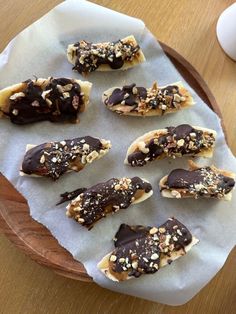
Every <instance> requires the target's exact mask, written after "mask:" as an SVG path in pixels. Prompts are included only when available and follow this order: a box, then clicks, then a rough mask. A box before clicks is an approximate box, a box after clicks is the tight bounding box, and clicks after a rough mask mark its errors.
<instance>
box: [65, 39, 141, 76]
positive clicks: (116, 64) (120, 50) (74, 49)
mask: <svg viewBox="0 0 236 314" xmlns="http://www.w3.org/2000/svg"><path fill="white" fill-rule="evenodd" d="M140 52H141V50H140V47H139V45H138V44H137V42H136V40H135V38H134V37H133V36H130V37H126V38H124V39H120V40H118V41H116V42H104V43H97V44H94V43H90V42H87V41H85V40H81V41H80V42H77V43H75V44H73V45H69V46H68V50H67V56H68V59H69V61H70V62H71V63H73V64H74V67H73V70H76V71H78V72H79V73H81V74H86V73H89V72H93V71H95V70H97V69H98V68H99V67H100V66H101V65H108V66H109V67H110V68H111V69H120V68H122V67H123V66H124V64H125V62H130V61H132V60H133V59H135V58H136V59H137V58H138V57H139V54H140ZM141 61H143V60H141Z"/></svg>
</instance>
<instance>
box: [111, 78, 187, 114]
mask: <svg viewBox="0 0 236 314" xmlns="http://www.w3.org/2000/svg"><path fill="white" fill-rule="evenodd" d="M134 87H136V84H134V83H133V84H131V85H127V86H123V87H122V89H120V88H116V89H114V90H113V92H112V94H111V95H110V97H109V98H108V99H106V105H108V106H115V105H117V104H120V103H121V102H122V101H124V105H126V106H134V107H133V108H132V110H131V112H132V111H138V108H137V106H138V104H139V103H140V102H141V101H145V100H146V98H147V89H146V88H145V87H136V89H137V93H136V92H135V93H134V92H133V88H134ZM174 94H178V95H180V96H181V94H180V92H179V87H178V86H175V85H169V86H167V87H164V88H162V89H159V91H158V93H157V95H156V97H154V98H153V99H151V100H149V101H148V103H147V105H148V106H149V107H150V109H156V108H159V106H160V105H161V104H165V105H166V104H167V98H165V97H166V96H167V97H171V100H169V101H170V104H169V105H168V106H170V107H173V108H175V106H174ZM125 95H126V96H125Z"/></svg>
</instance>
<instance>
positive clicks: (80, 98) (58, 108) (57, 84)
mask: <svg viewBox="0 0 236 314" xmlns="http://www.w3.org/2000/svg"><path fill="white" fill-rule="evenodd" d="M91 87H92V84H91V83H89V82H87V81H80V80H74V79H68V78H52V77H49V78H47V79H42V78H39V79H36V80H27V81H25V82H22V83H19V84H15V85H12V86H9V87H7V88H4V89H2V90H0V117H2V116H5V117H9V118H10V120H11V122H12V123H15V124H27V123H32V122H37V121H43V120H48V121H51V122H59V121H70V122H78V114H79V113H80V112H83V111H84V110H86V108H87V106H88V103H89V95H90V91H91Z"/></svg>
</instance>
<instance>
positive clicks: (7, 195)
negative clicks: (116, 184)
mask: <svg viewBox="0 0 236 314" xmlns="http://www.w3.org/2000/svg"><path fill="white" fill-rule="evenodd" d="M161 46H162V48H163V50H164V51H165V53H166V54H167V56H168V57H169V58H170V59H171V61H172V62H173V63H174V65H175V66H176V68H177V69H178V70H179V72H180V74H181V75H182V76H183V77H184V78H185V80H186V81H187V82H188V83H189V84H190V85H191V87H192V88H193V89H194V90H195V91H196V92H197V93H198V95H199V96H200V97H201V98H202V99H203V100H204V101H205V103H206V104H207V105H208V106H209V107H210V108H211V109H212V110H214V111H215V112H216V113H217V114H218V116H219V117H220V118H221V113H220V109H219V107H218V105H217V103H216V100H215V98H214V96H213V95H212V93H211V91H210V90H209V88H208V86H207V84H206V83H205V82H204V80H203V79H202V77H201V76H200V75H199V73H198V72H197V71H196V70H195V69H194V68H193V66H192V65H191V64H190V63H189V62H188V61H186V60H185V59H184V58H183V57H182V56H181V55H179V54H178V53H177V52H176V51H175V50H173V49H172V48H170V47H169V46H167V45H165V44H164V43H161ZM221 121H222V120H221ZM222 127H223V129H224V126H223V125H222ZM225 134H226V133H225ZM0 229H1V231H2V232H3V233H4V234H5V235H6V236H7V237H8V238H9V239H10V240H11V241H12V242H13V243H14V244H15V245H16V246H17V247H18V248H20V249H21V250H22V251H23V252H25V253H26V254H27V255H29V256H30V257H31V258H32V259H33V260H35V261H36V262H38V263H39V264H42V265H44V266H47V267H49V268H51V269H53V270H54V271H55V272H56V273H59V274H60V275H63V276H65V277H70V278H73V279H77V280H82V281H92V278H91V277H89V275H88V274H87V273H86V270H85V268H84V266H83V264H81V263H79V262H77V261H75V260H74V259H73V257H72V256H71V254H70V253H69V252H67V251H66V250H65V249H63V248H62V247H61V246H60V245H59V244H58V242H57V240H56V239H55V238H54V237H53V236H52V235H51V233H50V231H48V229H47V228H46V227H44V226H43V225H41V224H39V223H37V222H36V221H34V220H33V219H32V218H31V216H30V214H29V207H28V205H27V201H26V200H25V199H24V197H23V196H22V195H21V194H19V192H17V191H16V190H15V188H14V187H13V186H12V185H11V183H10V182H9V181H8V180H7V179H6V178H5V177H4V176H3V175H1V174H0Z"/></svg>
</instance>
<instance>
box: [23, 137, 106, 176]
mask: <svg viewBox="0 0 236 314" xmlns="http://www.w3.org/2000/svg"><path fill="white" fill-rule="evenodd" d="M109 148H110V142H109V141H104V140H99V139H97V138H94V137H91V136H85V137H78V138H74V139H72V140H63V141H61V142H50V143H44V144H41V145H38V146H36V147H34V148H32V149H30V150H28V151H27V152H26V154H25V157H24V160H23V163H22V172H24V173H26V174H29V175H30V174H36V175H39V176H46V177H51V178H52V179H53V180H57V179H58V178H59V177H60V176H61V175H63V174H64V173H65V172H67V171H68V170H74V171H80V170H81V169H82V168H83V167H84V166H85V164H86V163H91V162H92V161H93V160H95V159H98V158H99V157H100V156H102V155H104V154H105V153H106V152H107V151H108V150H109Z"/></svg>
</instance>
